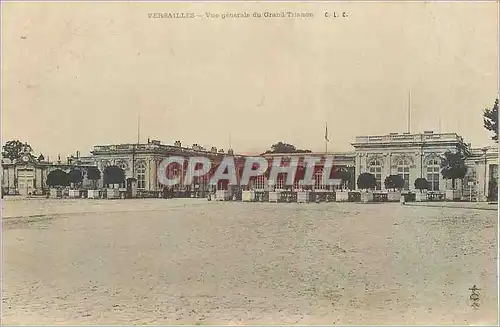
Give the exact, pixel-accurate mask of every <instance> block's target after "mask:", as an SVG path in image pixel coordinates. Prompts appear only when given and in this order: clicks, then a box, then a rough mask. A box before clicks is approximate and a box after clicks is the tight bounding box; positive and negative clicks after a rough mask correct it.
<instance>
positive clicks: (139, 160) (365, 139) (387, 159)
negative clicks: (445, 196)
mask: <svg viewBox="0 0 500 327" xmlns="http://www.w3.org/2000/svg"><path fill="white" fill-rule="evenodd" d="M352 146H353V148H354V151H352V152H342V153H340V152H336V153H329V155H333V156H334V165H335V166H338V167H343V168H346V169H347V170H348V171H349V172H350V173H351V175H352V178H351V179H352V180H351V181H349V186H350V188H351V189H356V188H357V186H356V180H357V177H358V176H359V174H361V173H363V172H370V173H373V174H375V175H376V177H377V180H378V188H379V189H380V190H384V189H385V187H384V180H385V178H386V177H387V176H389V175H391V174H399V175H401V176H402V177H403V179H404V180H405V189H406V190H407V191H415V186H414V182H415V179H417V178H419V177H424V178H426V179H427V180H428V181H429V182H430V185H431V190H433V191H436V192H444V191H445V190H446V189H449V188H450V187H451V181H448V180H444V179H443V178H442V176H441V172H440V171H441V168H440V162H441V158H442V156H443V154H444V153H445V152H446V151H457V150H459V149H463V150H464V151H465V152H466V153H468V154H469V157H468V159H467V162H466V164H467V166H468V173H467V176H466V178H465V179H464V181H463V182H462V181H457V184H456V188H459V189H462V190H463V191H465V192H464V194H465V196H466V197H470V198H471V199H472V198H473V199H479V200H484V199H485V198H486V196H487V195H488V194H489V193H490V187H491V185H492V183H491V181H492V180H495V181H496V180H498V148H497V147H489V148H484V149H473V148H471V147H470V145H469V144H466V143H465V142H464V140H463V139H462V137H460V136H459V135H457V134H455V133H442V134H437V133H433V132H424V133H418V134H408V133H403V134H398V133H391V134H388V135H382V136H359V137H356V139H355V142H353V143H352ZM228 152H229V154H230V155H233V153H232V151H231V150H230V151H228ZM227 154H228V153H224V151H223V150H217V148H215V147H212V148H211V149H210V150H206V149H204V148H203V147H201V146H199V145H196V144H193V146H192V147H183V146H181V143H180V142H179V141H176V142H175V144H174V145H165V144H161V142H159V141H154V140H153V141H148V143H146V144H118V145H97V146H95V147H94V149H93V151H92V156H89V157H78V158H75V157H69V158H68V161H67V162H66V163H64V164H62V163H48V162H38V161H36V160H34V159H33V158H31V159H30V160H29V161H27V162H17V163H11V162H9V161H8V160H2V168H3V170H2V173H3V174H2V187H3V189H4V192H5V193H7V192H10V193H11V194H15V193H16V192H17V193H19V194H29V193H35V192H36V193H41V192H42V190H43V189H46V188H47V186H46V184H45V180H46V176H47V174H48V173H50V172H51V171H52V170H55V169H62V170H64V171H69V170H70V169H72V168H76V167H78V168H81V169H82V170H83V171H84V172H85V169H86V168H88V167H90V166H97V167H98V168H99V170H101V172H103V170H104V169H105V168H106V167H107V166H110V165H116V166H119V167H121V168H122V169H123V170H124V172H125V178H126V179H127V178H135V179H136V180H137V181H136V183H137V189H138V191H139V192H157V191H161V190H162V188H163V187H162V186H161V185H159V183H158V173H159V172H158V166H159V164H160V162H161V161H162V160H163V159H165V158H167V157H169V156H177V155H178V156H184V157H190V156H205V157H207V158H209V159H210V160H211V161H218V160H221V159H222V157H223V156H224V155H227ZM304 155H307V156H324V155H325V153H307V154H285V156H289V157H292V156H304ZM273 156H283V154H265V155H264V157H266V158H267V159H272V158H273ZM241 158H244V156H238V155H236V156H235V159H236V161H237V162H238V159H241ZM180 174H181V175H182V174H183V171H181V172H180ZM101 175H102V174H101ZM85 177H86V176H85V174H84V187H88V186H89V185H90V184H91V183H92V182H91V181H88V180H87V179H86V178H85ZM267 182H268V181H267V179H266V178H262V180H260V181H259V182H258V184H259V185H260V184H262V185H260V186H259V187H257V188H259V189H260V188H264V189H265V188H267ZM98 187H100V188H102V187H105V185H103V180H102V178H101V180H100V181H99V183H98Z"/></svg>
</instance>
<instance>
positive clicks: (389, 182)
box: [384, 175, 405, 190]
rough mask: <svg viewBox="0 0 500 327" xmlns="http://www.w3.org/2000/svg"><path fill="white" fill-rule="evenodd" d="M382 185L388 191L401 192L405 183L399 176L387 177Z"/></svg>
mask: <svg viewBox="0 0 500 327" xmlns="http://www.w3.org/2000/svg"><path fill="white" fill-rule="evenodd" d="M384 185H385V188H386V189H388V190H401V189H403V188H404V186H405V181H404V179H403V178H402V177H401V176H399V175H389V176H387V177H386V178H385V180H384Z"/></svg>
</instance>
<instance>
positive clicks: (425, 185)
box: [415, 177, 429, 191]
mask: <svg viewBox="0 0 500 327" xmlns="http://www.w3.org/2000/svg"><path fill="white" fill-rule="evenodd" d="M415 188H416V189H417V190H420V191H422V190H428V189H429V182H428V181H427V179H425V178H422V177H419V178H417V179H416V180H415Z"/></svg>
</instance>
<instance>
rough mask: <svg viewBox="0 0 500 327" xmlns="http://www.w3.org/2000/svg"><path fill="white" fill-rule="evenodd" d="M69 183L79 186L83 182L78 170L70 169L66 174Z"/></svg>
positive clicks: (80, 172)
mask: <svg viewBox="0 0 500 327" xmlns="http://www.w3.org/2000/svg"><path fill="white" fill-rule="evenodd" d="M68 178H69V182H70V183H73V184H75V185H79V184H80V183H81V182H82V181H83V174H82V171H81V170H80V169H72V170H71V171H70V172H69V174H68Z"/></svg>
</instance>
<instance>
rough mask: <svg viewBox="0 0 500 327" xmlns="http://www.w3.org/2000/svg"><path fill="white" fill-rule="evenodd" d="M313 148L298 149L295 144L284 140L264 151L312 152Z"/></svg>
mask: <svg viewBox="0 0 500 327" xmlns="http://www.w3.org/2000/svg"><path fill="white" fill-rule="evenodd" d="M310 152H311V150H301V149H297V148H296V147H295V146H294V145H292V144H289V143H284V142H281V141H280V142H278V143H275V144H273V145H271V149H270V150H267V151H266V152H264V153H310Z"/></svg>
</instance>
